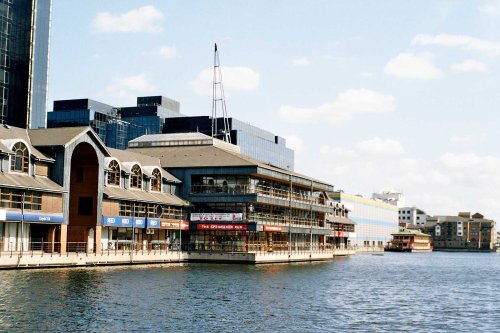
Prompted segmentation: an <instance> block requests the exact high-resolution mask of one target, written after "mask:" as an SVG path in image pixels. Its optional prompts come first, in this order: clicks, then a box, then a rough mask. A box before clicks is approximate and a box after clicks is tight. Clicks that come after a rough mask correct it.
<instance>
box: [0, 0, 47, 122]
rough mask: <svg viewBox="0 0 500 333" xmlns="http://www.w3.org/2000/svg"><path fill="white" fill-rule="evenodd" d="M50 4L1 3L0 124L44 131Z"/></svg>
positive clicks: (34, 0) (29, 0)
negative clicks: (42, 129)
mask: <svg viewBox="0 0 500 333" xmlns="http://www.w3.org/2000/svg"><path fill="white" fill-rule="evenodd" d="M50 12H51V1H50V0H0V121H1V122H2V123H7V124H9V125H13V126H17V127H23V128H40V127H45V122H46V109H47V108H46V105H47V80H48V61H49V33H50Z"/></svg>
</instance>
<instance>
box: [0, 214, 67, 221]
mask: <svg viewBox="0 0 500 333" xmlns="http://www.w3.org/2000/svg"><path fill="white" fill-rule="evenodd" d="M4 212H5V213H3V212H0V218H1V219H2V220H4V221H26V222H40V223H63V222H64V216H63V214H37V213H24V214H21V212H14V211H4Z"/></svg>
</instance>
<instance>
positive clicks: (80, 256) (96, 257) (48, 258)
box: [0, 250, 355, 269]
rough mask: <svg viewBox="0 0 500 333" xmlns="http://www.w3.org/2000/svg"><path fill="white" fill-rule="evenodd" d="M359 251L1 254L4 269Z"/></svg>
mask: <svg viewBox="0 0 500 333" xmlns="http://www.w3.org/2000/svg"><path fill="white" fill-rule="evenodd" d="M352 254H355V251H353V250H330V251H311V252H305V251H304V252H290V253H288V252H278V253H272V252H256V253H253V252H181V251H169V252H160V253H154V252H141V251H137V252H134V253H130V252H109V253H108V252H106V251H103V252H102V253H98V254H95V253H67V254H65V255H60V254H59V253H52V254H51V253H41V252H40V253H29V254H23V255H20V254H19V253H11V254H5V255H2V256H1V257H0V269H15V268H46V267H78V266H105V265H133V264H157V263H183V262H211V263H248V264H261V263H285V262H300V261H325V260H332V259H334V258H335V257H337V256H347V255H352Z"/></svg>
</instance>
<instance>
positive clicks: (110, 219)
mask: <svg viewBox="0 0 500 333" xmlns="http://www.w3.org/2000/svg"><path fill="white" fill-rule="evenodd" d="M132 223H133V224H134V227H135V228H145V227H146V220H145V219H144V218H143V217H139V218H137V217H136V218H133V217H128V216H127V217H121V216H103V217H102V225H103V226H105V227H122V228H132Z"/></svg>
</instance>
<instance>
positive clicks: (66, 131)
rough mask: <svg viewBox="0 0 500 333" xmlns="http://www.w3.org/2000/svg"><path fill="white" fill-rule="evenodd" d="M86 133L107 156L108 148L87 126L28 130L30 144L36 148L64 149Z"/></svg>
mask: <svg viewBox="0 0 500 333" xmlns="http://www.w3.org/2000/svg"><path fill="white" fill-rule="evenodd" d="M87 133H88V134H89V135H90V136H91V137H92V138H93V139H94V140H95V141H96V143H97V144H98V145H99V146H101V148H102V150H103V151H104V152H105V154H106V155H109V151H108V147H106V145H105V144H104V142H102V140H101V138H100V137H99V135H97V134H96V133H95V132H94V130H92V128H90V127H88V126H84V127H59V128H41V129H32V130H28V134H29V136H30V138H31V142H32V144H33V145H34V146H37V147H50V146H60V147H64V148H66V147H67V146H69V145H70V144H72V143H73V142H75V141H76V140H78V139H79V138H80V137H82V136H83V135H85V134H87Z"/></svg>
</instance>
